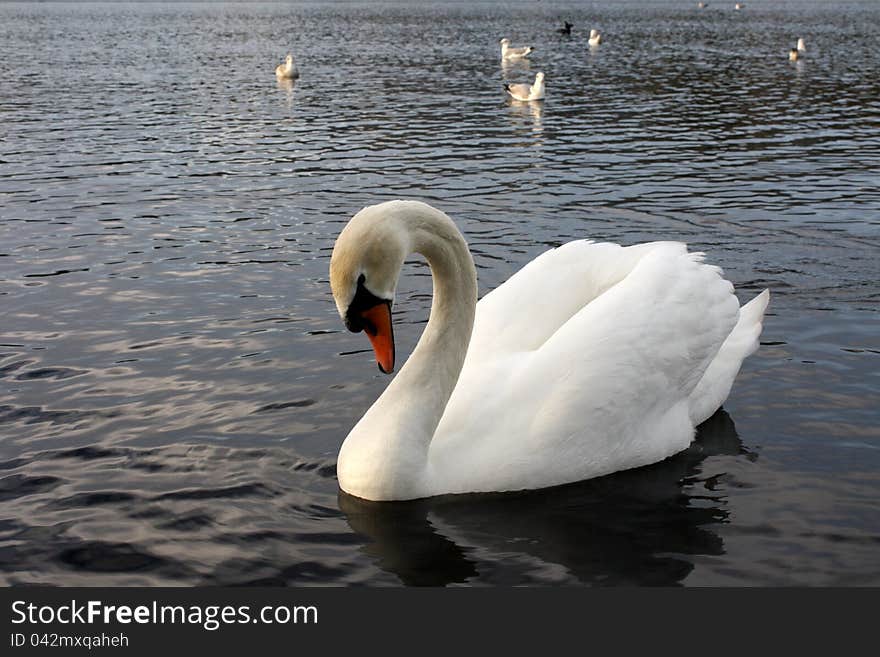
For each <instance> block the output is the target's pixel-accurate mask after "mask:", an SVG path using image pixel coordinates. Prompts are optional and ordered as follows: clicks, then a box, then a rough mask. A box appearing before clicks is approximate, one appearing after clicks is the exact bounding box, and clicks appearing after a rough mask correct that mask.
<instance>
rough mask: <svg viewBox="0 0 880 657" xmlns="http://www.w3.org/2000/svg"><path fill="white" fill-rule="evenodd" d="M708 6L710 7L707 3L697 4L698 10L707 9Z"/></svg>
mask: <svg viewBox="0 0 880 657" xmlns="http://www.w3.org/2000/svg"><path fill="white" fill-rule="evenodd" d="M708 6H709V5H707V4H706V3H705V2H698V3H697V9H705V8H706V7H708Z"/></svg>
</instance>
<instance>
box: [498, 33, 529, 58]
mask: <svg viewBox="0 0 880 657" xmlns="http://www.w3.org/2000/svg"><path fill="white" fill-rule="evenodd" d="M533 50H534V48H532V47H531V46H523V47H522V48H511V47H510V39H508V38H507V37H505V38H503V39H501V59H523V58H524V57H528V55H529V53H530V52H532V51H533Z"/></svg>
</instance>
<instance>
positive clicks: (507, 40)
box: [498, 37, 510, 46]
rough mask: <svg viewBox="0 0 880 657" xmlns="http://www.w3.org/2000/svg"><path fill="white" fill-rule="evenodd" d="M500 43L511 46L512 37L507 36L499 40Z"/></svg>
mask: <svg viewBox="0 0 880 657" xmlns="http://www.w3.org/2000/svg"><path fill="white" fill-rule="evenodd" d="M498 43H500V44H501V45H502V46H509V45H510V39H508V38H507V37H505V38H503V39H501V41H499V42H498Z"/></svg>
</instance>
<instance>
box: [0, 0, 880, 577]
mask: <svg viewBox="0 0 880 657" xmlns="http://www.w3.org/2000/svg"><path fill="white" fill-rule="evenodd" d="M728 5H730V6H728ZM563 19H567V20H569V21H570V22H572V23H573V24H574V26H575V27H574V31H573V35H572V36H571V37H570V38H565V37H563V36H560V35H558V34H557V33H556V29H557V28H558V27H559V26H560V25H561V23H562V20H563ZM591 27H597V28H598V29H600V30H601V31H602V32H603V34H604V41H603V43H602V45H601V46H600V47H599V48H598V49H594V50H592V51H591V50H590V49H589V48H588V47H587V44H586V38H587V33H588V32H589V29H590V28H591ZM502 36H508V37H509V38H510V39H511V40H512V42H513V43H514V45H517V44H522V45H525V44H530V45H533V46H534V47H535V48H536V50H535V52H534V53H533V55H532V56H531V59H530V60H529V61H527V62H524V63H520V64H514V65H509V66H504V67H502V66H501V64H500V62H499V46H498V40H499V38H501V37H502ZM798 37H803V38H804V39H805V40H806V44H807V49H808V52H807V56H806V57H805V58H803V59H802V60H801V61H798V62H790V61H789V60H788V50H789V49H790V48H792V47H793V46H794V44H795V42H796V40H797V38H798ZM878 46H880V3H877V2H873V1H871V0H866V1H864V2H839V3H838V2H834V3H830V2H818V1H817V2H809V1H806V0H804V1H799V2H796V1H792V2H771V1H769V0H763V1H762V0H751V1H749V2H747V4H746V7H745V9H744V10H742V11H734V10H733V2H732V1H731V2H718V1H716V2H711V3H710V7H709V8H708V9H705V10H698V9H697V8H696V3H695V2H692V1H691V0H682V1H680V2H678V1H672V0H670V1H667V2H660V1H657V2H627V1H615V2H610V1H608V2H596V3H584V4H578V5H574V6H571V7H566V6H563V5H557V4H550V3H533V2H466V3H465V2H462V3H443V4H440V5H435V4H430V5H429V4H428V3H425V4H420V3H314V4H299V3H294V4H272V5H263V4H212V3H207V4H155V5H153V4H140V3H133V4H84V5H79V4H15V3H13V4H9V3H3V4H0V216H2V222H0V308H2V319H0V583H3V584H31V583H39V584H59V585H60V584H63V585H74V584H76V585H99V584H109V585H135V584H143V585H159V584H163V585H180V584H183V585H190V584H208V585H213V584H245V583H250V584H333V585H353V584H359V585H401V584H432V585H440V584H468V585H502V584H503V585H510V584H566V585H574V584H589V585H594V584H595V585H614V584H651V585H654V584H663V585H821V584H836V585H863V584H875V585H876V584H880V510H878V499H880V429H878V419H880V403H878V402H880V330H878V329H880V323H878V309H880V284H878V273H880V267H878V255H880V249H878V247H880V75H878V73H880V47H878ZM288 51H291V52H293V53H294V55H295V57H296V59H297V63H298V66H299V68H300V70H301V73H302V77H301V79H299V80H298V81H296V83H295V84H292V85H284V84H279V83H277V82H276V80H275V76H274V74H273V70H274V67H275V65H276V64H278V63H280V62H281V60H282V59H283V57H284V55H285V54H286V53H287V52H288ZM537 71H543V72H544V73H545V74H546V83H547V98H546V100H545V101H544V102H543V103H532V104H521V103H515V102H512V101H510V100H508V99H507V98H506V97H505V94H504V92H503V89H502V85H503V83H504V82H505V81H510V82H526V81H531V79H532V78H533V77H534V74H535V73H536V72H537ZM392 198H417V199H422V200H425V201H427V202H429V203H431V204H433V205H435V206H437V207H439V208H441V209H443V210H444V211H445V212H447V213H448V214H449V215H450V216H452V217H453V218H454V219H455V220H456V222H457V223H458V225H459V226H460V228H461V229H462V231H463V232H464V234H465V236H466V237H467V239H468V241H469V243H470V244H471V247H472V250H473V252H474V256H475V259H476V263H477V266H478V272H479V284H480V290H481V294H483V293H485V292H486V291H488V290H490V289H492V288H493V287H495V286H497V285H498V284H500V283H501V282H503V281H504V280H505V279H506V278H507V277H508V276H509V275H510V274H511V273H513V272H514V271H516V270H517V269H518V268H519V267H521V266H522V265H523V264H524V263H526V262H527V261H529V260H530V259H531V258H532V257H534V256H535V255H537V254H538V253H540V252H541V251H542V250H544V249H546V248H547V247H548V246H554V245H558V244H560V243H562V242H565V241H567V240H570V239H574V238H583V237H590V238H593V239H597V240H611V241H616V242H621V243H625V244H631V243H635V242H639V241H645V240H654V239H677V240H684V241H687V242H688V243H690V244H691V245H692V247H693V248H694V249H697V250H702V251H706V252H707V253H708V254H709V258H710V260H711V261H712V262H714V263H717V264H720V265H722V266H723V267H724V269H725V271H726V273H727V276H728V277H729V278H730V279H731V280H732V281H733V282H734V283H735V285H736V287H737V291H738V293H739V296H740V298H741V300H743V301H745V300H747V299H748V298H750V297H752V296H753V295H754V294H756V293H757V292H758V291H759V290H761V289H763V288H764V287H769V288H770V289H771V290H772V294H773V297H772V301H771V307H770V310H769V313H768V316H767V321H766V324H765V330H764V333H763V336H762V343H763V346H762V348H761V350H760V351H759V352H758V353H757V354H755V355H754V356H753V357H751V358H750V359H749V360H747V361H746V363H745V365H744V367H743V370H742V372H741V373H740V375H739V377H738V379H737V382H736V384H735V386H734V388H733V391H732V393H731V396H730V398H729V399H728V401H727V402H726V403H725V406H724V410H723V411H721V412H719V413H718V414H716V415H715V416H714V417H713V418H712V419H710V420H709V421H708V422H707V423H706V424H704V425H703V426H702V427H701V429H700V432H699V436H698V439H697V440H696V441H695V443H694V444H693V446H692V447H691V448H690V449H689V450H688V451H687V452H685V453H683V454H680V455H678V456H676V457H674V458H671V459H669V460H667V461H665V462H663V463H660V464H658V465H656V466H652V467H647V468H643V469H639V470H634V471H630V472H624V473H619V474H616V475H612V476H609V477H604V478H601V479H598V480H594V481H589V482H584V483H581V484H575V485H571V486H565V487H561V488H557V489H553V490H549V491H538V492H531V493H518V494H507V495H489V496H465V497H447V498H442V499H435V500H427V501H420V502H413V503H400V504H387V505H378V504H368V503H364V502H360V501H358V500H355V499H352V498H350V497H346V496H344V495H340V493H339V491H338V487H337V483H336V477H335V460H336V454H337V451H338V449H339V446H340V444H341V443H342V441H343V439H344V438H345V436H346V434H347V432H348V430H349V429H350V428H351V426H353V424H354V423H355V422H356V421H357V419H358V418H359V417H360V416H361V415H362V413H363V412H364V411H365V410H366V409H367V408H368V407H369V405H370V404H371V403H372V401H373V400H374V399H375V398H376V397H377V396H378V395H379V394H380V392H381V391H382V389H383V388H384V386H385V385H386V384H387V382H388V379H387V378H386V377H384V376H383V375H381V374H379V373H378V371H377V369H376V366H375V362H374V360H373V358H372V353H371V352H370V351H369V345H368V343H367V341H366V340H365V338H364V336H363V335H362V334H358V335H354V334H349V333H347V332H346V331H344V329H343V327H342V325H341V322H340V319H339V317H338V315H337V314H336V310H335V307H334V305H333V302H332V298H331V296H330V291H329V285H328V272H327V269H328V264H329V257H330V252H331V249H332V246H333V242H334V239H335V237H336V235H337V234H338V232H339V231H340V230H341V228H342V227H343V225H344V224H345V222H346V221H347V220H348V218H349V217H350V216H351V215H353V214H354V213H355V212H356V211H357V210H359V209H360V208H361V207H363V206H365V205H369V204H372V203H376V202H380V201H384V200H388V199H392ZM404 276H405V277H404V278H403V280H402V281H401V285H400V288H399V291H398V302H397V304H396V305H395V311H396V322H397V337H398V358H399V362H402V359H403V357H405V356H406V355H407V354H408V353H409V351H410V350H411V349H412V347H413V345H414V344H415V342H416V340H417V338H418V335H419V332H420V331H421V329H422V328H423V326H424V323H425V321H426V318H427V313H428V308H429V306H430V278H429V272H428V270H427V268H426V267H425V266H424V264H423V263H421V262H419V261H418V260H414V261H413V262H412V263H409V264H407V265H406V266H405V271H404Z"/></svg>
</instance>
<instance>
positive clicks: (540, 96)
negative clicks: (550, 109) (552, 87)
mask: <svg viewBox="0 0 880 657" xmlns="http://www.w3.org/2000/svg"><path fill="white" fill-rule="evenodd" d="M504 90H505V91H506V92H507V93H509V94H510V96H511V97H512V98H514V99H516V100H544V74H543V73H538V74H537V75H536V76H535V82H534V84H505V85H504Z"/></svg>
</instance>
